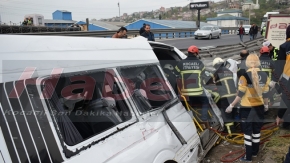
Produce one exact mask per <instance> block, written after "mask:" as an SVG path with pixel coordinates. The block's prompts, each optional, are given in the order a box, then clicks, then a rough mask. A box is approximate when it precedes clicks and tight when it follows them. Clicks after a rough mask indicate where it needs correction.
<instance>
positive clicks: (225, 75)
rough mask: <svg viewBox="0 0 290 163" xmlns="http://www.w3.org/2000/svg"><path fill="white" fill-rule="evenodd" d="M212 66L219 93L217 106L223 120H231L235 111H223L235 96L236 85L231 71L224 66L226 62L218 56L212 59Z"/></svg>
mask: <svg viewBox="0 0 290 163" xmlns="http://www.w3.org/2000/svg"><path fill="white" fill-rule="evenodd" d="M213 67H214V68H215V69H216V72H215V73H214V80H215V84H216V86H217V90H218V93H219V95H220V100H219V101H218V103H217V106H218V107H219V108H220V109H221V112H222V116H223V119H224V122H233V121H234V118H235V113H236V112H232V113H226V112H225V109H226V108H227V107H228V106H229V104H230V102H232V101H233V100H234V98H235V97H236V86H235V82H234V78H233V72H232V71H230V70H229V69H228V68H227V67H226V62H225V61H224V60H223V59H221V58H219V57H218V58H215V59H214V60H213Z"/></svg>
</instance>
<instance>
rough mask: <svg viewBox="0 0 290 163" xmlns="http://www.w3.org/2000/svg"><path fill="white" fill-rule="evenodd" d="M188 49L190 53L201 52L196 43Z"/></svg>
mask: <svg viewBox="0 0 290 163" xmlns="http://www.w3.org/2000/svg"><path fill="white" fill-rule="evenodd" d="M187 51H188V52H190V53H197V54H198V53H199V50H198V47H197V46H195V45H192V46H190V47H189V48H188V50H187Z"/></svg>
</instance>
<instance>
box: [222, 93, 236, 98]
mask: <svg viewBox="0 0 290 163" xmlns="http://www.w3.org/2000/svg"><path fill="white" fill-rule="evenodd" d="M231 96H236V94H235V93H233V94H227V95H223V96H221V98H225V97H231Z"/></svg>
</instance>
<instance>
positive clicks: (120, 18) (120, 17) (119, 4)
mask: <svg viewBox="0 0 290 163" xmlns="http://www.w3.org/2000/svg"><path fill="white" fill-rule="evenodd" d="M118 7H119V20H120V22H121V14H120V3H119V2H118Z"/></svg>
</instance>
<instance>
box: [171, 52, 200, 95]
mask: <svg viewBox="0 0 290 163" xmlns="http://www.w3.org/2000/svg"><path fill="white" fill-rule="evenodd" d="M175 70H176V71H177V73H175V74H180V75H179V78H180V79H181V80H178V83H177V85H178V87H179V88H180V91H181V94H182V95H187V96H198V95H202V94H203V87H202V86H203V84H204V83H203V82H204V81H203V77H204V76H205V71H204V70H205V67H204V64H203V63H202V62H201V61H200V60H199V59H198V58H197V57H196V56H193V55H192V54H189V56H188V57H187V58H186V59H184V60H181V61H180V62H178V64H177V65H176V66H175Z"/></svg>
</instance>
